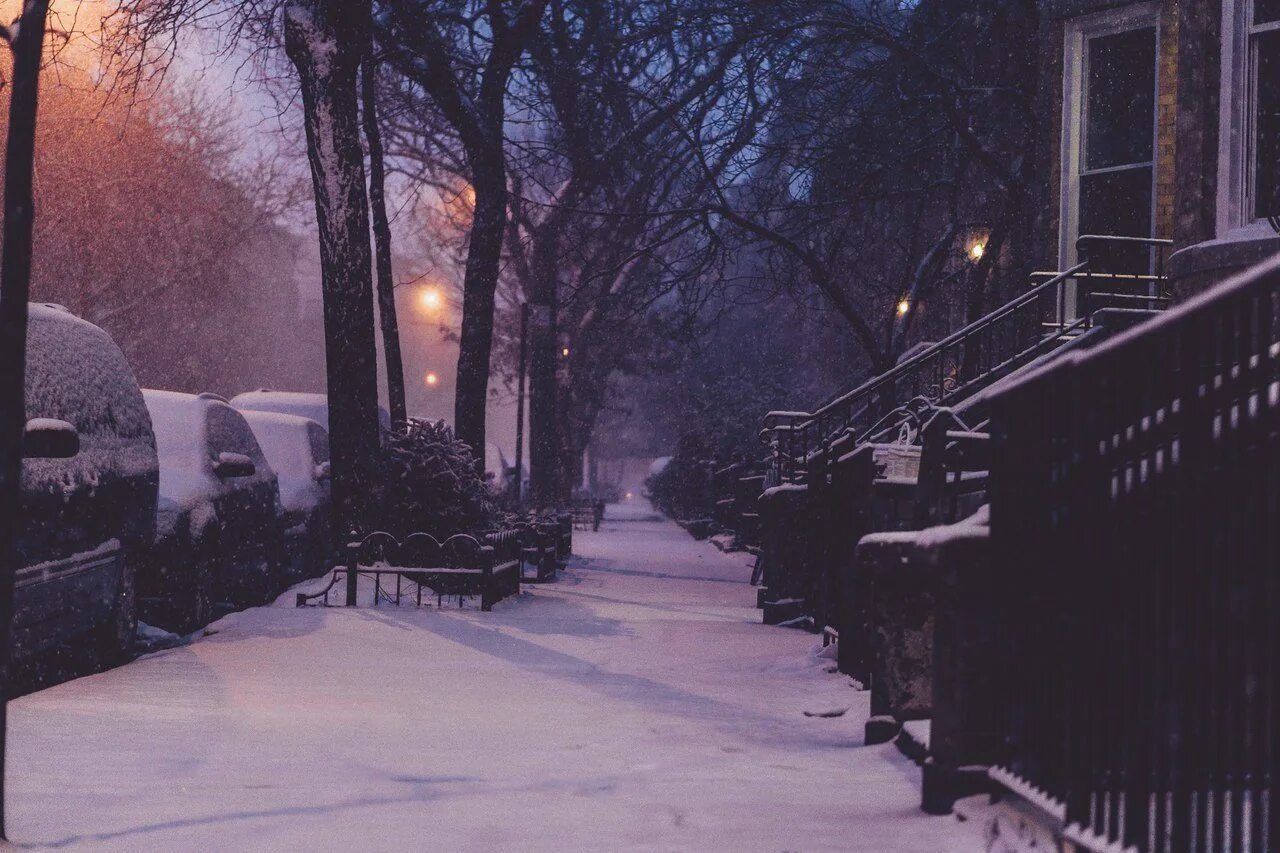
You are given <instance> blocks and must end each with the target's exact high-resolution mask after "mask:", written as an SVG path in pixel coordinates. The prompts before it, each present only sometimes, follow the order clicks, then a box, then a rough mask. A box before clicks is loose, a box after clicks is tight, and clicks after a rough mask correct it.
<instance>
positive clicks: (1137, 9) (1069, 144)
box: [1058, 0, 1231, 317]
mask: <svg viewBox="0 0 1280 853" xmlns="http://www.w3.org/2000/svg"><path fill="white" fill-rule="evenodd" d="M1225 2H1227V3H1230V2H1231V0H1225ZM1139 27H1155V30H1156V75H1155V87H1156V91H1155V93H1154V97H1155V101H1154V104H1155V109H1154V110H1153V111H1152V112H1153V115H1152V127H1151V138H1152V149H1151V156H1152V169H1151V222H1152V224H1153V226H1154V223H1155V211H1156V187H1157V186H1159V184H1158V179H1159V176H1158V175H1157V174H1156V163H1157V162H1158V158H1159V153H1160V145H1159V138H1158V133H1157V130H1158V128H1159V126H1160V68H1159V64H1160V43H1161V42H1160V40H1161V38H1162V35H1163V34H1162V32H1161V27H1160V6H1159V4H1158V3H1155V2H1150V3H1137V4H1134V5H1132V6H1125V7H1122V8H1119V9H1107V10H1104V11H1101V12H1095V13H1093V14H1091V15H1083V16H1081V17H1079V18H1073V19H1072V20H1070V21H1068V22H1067V24H1066V26H1065V28H1064V35H1063V45H1062V156H1061V162H1062V170H1061V208H1060V211H1059V218H1058V263H1059V269H1067V268H1069V267H1071V266H1074V265H1075V263H1076V260H1077V256H1076V240H1077V238H1079V236H1080V234H1079V230H1080V221H1079V213H1080V158H1081V157H1082V156H1083V155H1082V150H1081V131H1082V130H1083V129H1084V122H1085V103H1084V59H1085V50H1084V47H1085V42H1086V41H1087V40H1089V39H1092V38H1097V37H1098V36H1105V35H1111V34H1113V33H1121V32H1124V31H1125V30H1133V29H1138V28H1139ZM1066 302H1067V306H1066V308H1067V314H1068V317H1074V316H1075V310H1076V305H1075V287H1074V286H1072V287H1070V288H1069V289H1068V294H1067V300H1066Z"/></svg>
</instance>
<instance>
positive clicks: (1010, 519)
mask: <svg viewBox="0 0 1280 853" xmlns="http://www.w3.org/2000/svg"><path fill="white" fill-rule="evenodd" d="M990 405H991V416H992V421H991V426H992V444H993V447H992V470H991V479H990V485H989V496H990V501H991V535H992V544H993V546H994V547H993V548H992V554H993V558H994V559H995V560H996V561H997V562H996V565H995V572H996V577H997V582H996V588H997V589H998V602H997V603H998V607H997V611H998V616H997V619H996V624H995V625H994V626H993V630H994V632H995V638H996V639H995V642H994V643H993V646H994V648H995V649H996V656H997V659H996V660H995V661H994V662H993V668H992V671H993V672H994V673H995V674H996V684H997V696H996V698H997V702H996V706H997V708H998V709H999V710H998V711H997V719H996V720H995V721H994V726H995V731H997V732H998V734H999V736H1000V740H1001V743H1002V746H1001V751H1002V756H1001V759H1000V763H999V766H998V767H996V768H995V769H993V771H992V775H993V777H995V778H996V779H997V780H999V781H1001V782H1003V783H1004V784H1006V785H1007V786H1009V787H1012V788H1015V789H1017V790H1019V791H1021V792H1022V793H1023V794H1025V795H1026V796H1028V797H1030V798H1031V799H1032V800H1035V801H1038V802H1040V803H1041V805H1043V806H1045V807H1046V808H1048V809H1050V810H1053V811H1056V812H1057V813H1058V814H1059V815H1060V816H1061V817H1062V818H1063V819H1064V820H1065V823H1066V832H1067V835H1068V837H1069V838H1071V839H1073V840H1075V841H1076V842H1078V843H1081V844H1083V845H1084V846H1086V847H1087V848H1089V849H1107V850H1111V849H1117V850H1118V849H1122V848H1123V849H1137V850H1141V851H1161V853H1164V851H1169V853H1173V851H1177V853H1184V851H1189V852H1190V853H1194V851H1210V850H1212V851H1225V850H1232V851H1241V850H1248V851H1252V853H1258V851H1265V850H1280V804H1277V803H1276V801H1275V799H1274V789H1273V785H1274V781H1275V779H1276V778H1277V772H1278V770H1280V768H1278V767H1277V763H1278V762H1280V744H1278V743H1277V739H1278V738H1280V705H1278V704H1277V701H1278V696H1280V693H1278V691H1280V259H1277V260H1276V261H1273V262H1271V263H1269V264H1267V265H1265V266H1264V267H1262V268H1258V269H1255V270H1253V271H1250V272H1248V273H1245V274H1244V275H1242V276H1240V277H1238V278H1236V279H1234V280H1233V281H1231V282H1229V283H1227V284H1224V285H1222V286H1221V287H1219V288H1217V289H1215V290H1213V291H1211V292H1209V293H1208V294H1205V295H1203V296H1201V297H1198V298H1197V299H1195V300H1193V301H1191V302H1188V303H1187V304H1185V305H1183V306H1180V307H1179V308H1176V309H1174V310H1172V311H1171V312H1169V313H1168V314H1166V315H1165V316H1163V317H1161V318H1160V319H1158V320H1155V321H1152V322H1151V323H1148V324H1146V325H1144V326H1142V327H1139V328H1135V329H1132V330H1130V331H1128V332H1126V333H1123V334H1121V335H1120V336H1118V337H1116V338H1114V339H1112V340H1110V341H1107V342H1104V343H1103V344H1101V345H1100V346H1099V347H1097V348H1096V349H1094V350H1092V351H1089V352H1085V353H1074V354H1071V355H1069V356H1066V357H1064V358H1063V359H1061V360H1058V361H1055V362H1053V363H1051V364H1049V365H1047V366H1045V367H1043V368H1041V369H1039V370H1037V371H1035V372H1034V373H1033V375H1031V376H1028V377H1026V378H1024V379H1022V380H1020V381H1018V382H1016V383H1014V384H1013V385H1012V386H1011V387H1010V388H1007V389H1002V390H1001V392H1000V393H999V394H997V395H995V396H994V399H993V400H992V401H991V404H990Z"/></svg>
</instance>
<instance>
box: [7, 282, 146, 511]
mask: <svg viewBox="0 0 1280 853" xmlns="http://www.w3.org/2000/svg"><path fill="white" fill-rule="evenodd" d="M27 328H28V345H27V372H26V408H27V411H26V415H27V418H28V419H30V420H35V421H36V422H37V423H39V422H41V421H42V420H43V421H47V420H62V421H66V422H67V423H69V424H71V425H72V426H74V427H75V428H76V430H77V432H79V434H80V452H79V453H78V454H76V455H75V456H74V457H72V458H71V459H27V460H24V462H23V466H22V467H23V485H24V488H25V489H26V490H28V491H37V490H61V491H62V492H64V493H65V494H68V495H70V494H71V493H74V492H88V493H92V492H93V491H94V490H95V489H96V488H97V487H98V486H99V485H100V484H101V483H102V482H104V481H105V480H106V479H111V478H134V477H140V478H145V477H154V476H155V470H156V457H155V452H154V450H153V445H154V441H153V439H152V437H151V420H150V418H149V417H148V414H147V408H146V406H145V405H144V404H143V402H142V395H141V394H140V393H139V392H138V385H137V382H136V381H135V380H134V378H133V372H132V371H131V370H130V369H129V365H128V363H127V362H126V361H125V359H124V355H123V354H122V353H121V352H120V349H119V347H117V346H116V345H115V343H114V342H113V341H112V340H111V338H110V336H109V335H107V333H106V332H104V331H102V330H101V329H99V328H98V327H97V326H95V325H93V324H92V323H88V322H86V321H84V320H81V319H80V318H79V317H76V316H75V315H74V314H71V313H70V312H69V311H67V310H66V309H65V308H60V307H57V306H53V305H43V304H33V305H31V307H30V317H29V320H28V326H27Z"/></svg>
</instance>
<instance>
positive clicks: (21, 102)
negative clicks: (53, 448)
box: [0, 0, 49, 840]
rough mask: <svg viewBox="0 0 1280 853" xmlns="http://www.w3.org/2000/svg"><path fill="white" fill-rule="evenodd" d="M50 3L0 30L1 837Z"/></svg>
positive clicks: (30, 6)
mask: <svg viewBox="0 0 1280 853" xmlns="http://www.w3.org/2000/svg"><path fill="white" fill-rule="evenodd" d="M48 12H49V0H27V2H26V3H25V4H24V5H23V8H22V15H21V16H20V17H19V19H18V20H17V21H16V22H15V24H14V25H13V26H10V27H9V28H7V29H6V30H4V32H3V36H4V37H5V39H6V40H7V41H8V42H9V45H10V47H11V48H12V49H13V76H12V79H11V81H10V89H9V92H10V94H9V139H8V141H7V143H6V145H5V158H6V159H5V167H4V253H3V256H0V838H4V839H6V840H7V839H8V837H9V836H8V832H7V830H6V828H5V820H4V818H5V815H4V799H5V797H4V767H5V734H6V731H7V728H8V713H7V711H8V706H9V659H10V657H11V656H12V649H11V648H10V646H11V641H12V634H13V583H14V575H15V574H16V572H17V565H18V563H17V556H16V554H15V553H14V548H13V546H14V540H15V537H16V533H17V531H16V529H15V528H16V526H17V523H18V510H19V509H20V508H21V505H22V493H21V491H20V489H21V486H22V483H21V481H22V433H23V430H24V429H25V428H26V394H25V380H26V367H27V300H28V296H29V294H30V290H31V229H32V224H33V223H34V221H35V210H34V206H35V205H34V200H33V198H32V190H31V187H32V174H33V172H34V168H35V145H36V139H35V136H36V102H37V94H38V86H39V81H40V58H41V50H42V48H43V46H44V30H45V20H46V18H47V16H48Z"/></svg>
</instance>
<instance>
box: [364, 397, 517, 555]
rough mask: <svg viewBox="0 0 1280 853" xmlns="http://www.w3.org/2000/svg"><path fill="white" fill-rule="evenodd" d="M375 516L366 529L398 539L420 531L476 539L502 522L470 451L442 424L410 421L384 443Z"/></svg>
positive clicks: (440, 535)
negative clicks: (466, 534) (380, 486)
mask: <svg viewBox="0 0 1280 853" xmlns="http://www.w3.org/2000/svg"><path fill="white" fill-rule="evenodd" d="M384 456H385V461H384V476H383V484H382V494H381V497H380V500H378V501H375V502H374V504H375V506H376V507H377V509H376V512H377V517H375V518H372V519H370V520H369V524H368V525H367V527H368V529H369V530H386V531H387V532H389V533H392V534H394V535H396V536H399V537H404V536H407V535H409V534H410V533H416V532H419V531H423V532H426V533H430V534H431V535H433V536H435V537H436V538H437V539H444V538H445V537H447V536H450V535H452V534H454V533H471V534H473V535H474V534H479V533H483V532H485V531H486V530H489V529H492V528H493V527H495V526H497V525H498V523H499V522H500V521H501V517H500V513H499V511H498V507H497V505H496V504H495V503H494V501H493V497H492V495H491V494H490V493H489V489H488V486H487V484H486V482H485V479H484V477H483V475H481V473H480V471H479V469H478V467H477V466H476V462H475V457H474V456H473V455H472V453H471V448H470V447H468V446H467V445H466V444H465V443H463V442H461V441H459V440H458V439H456V438H455V437H454V435H453V430H452V429H450V428H449V427H448V426H446V425H445V423H444V421H436V422H431V421H425V420H418V419H416V418H410V419H409V421H408V422H407V423H405V424H404V425H403V426H398V427H397V428H396V429H393V430H392V431H391V432H390V433H389V434H388V435H387V438H386V440H385V448H384Z"/></svg>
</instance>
